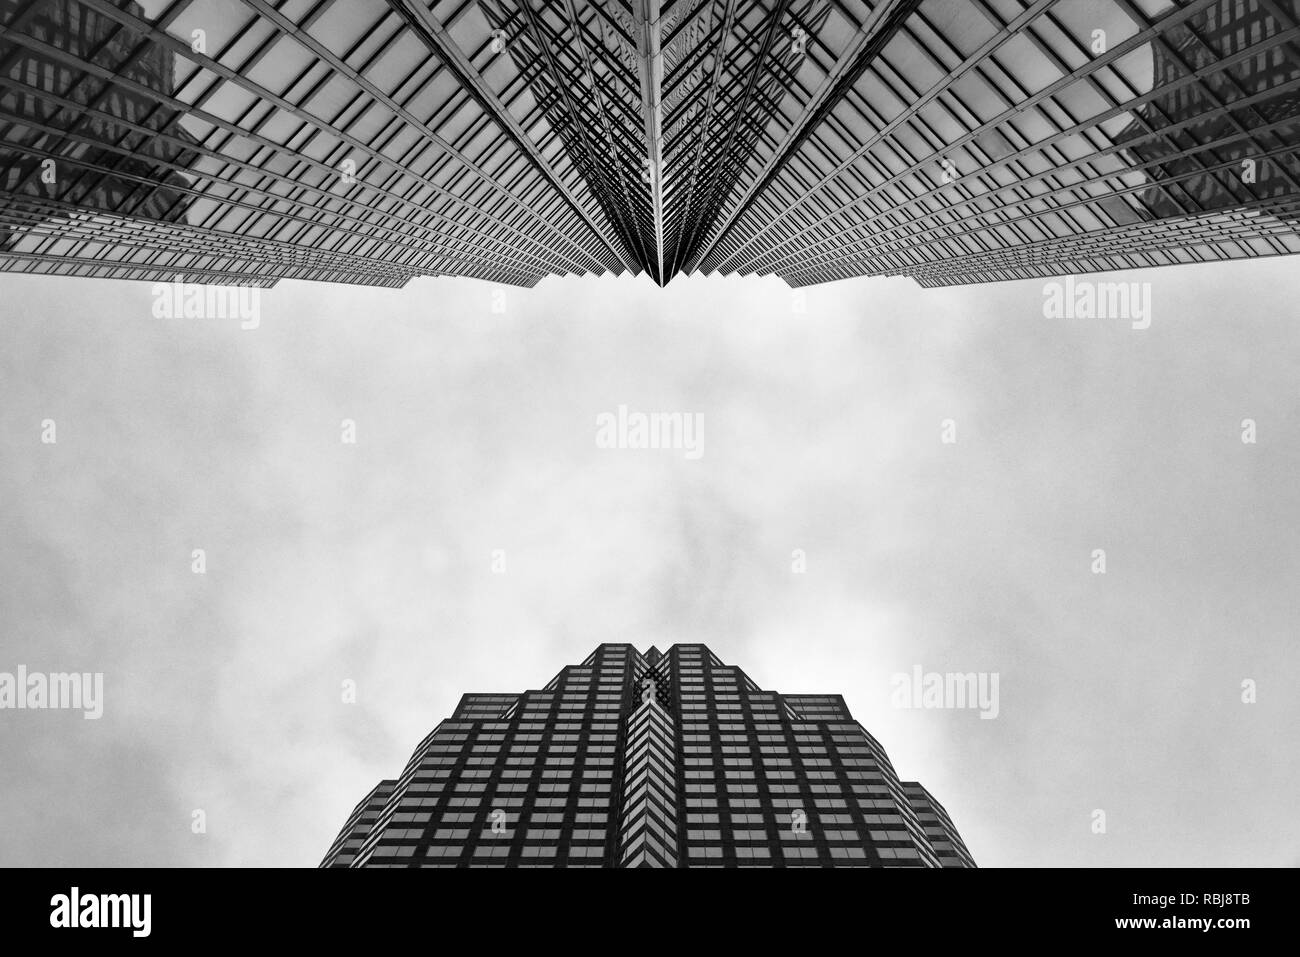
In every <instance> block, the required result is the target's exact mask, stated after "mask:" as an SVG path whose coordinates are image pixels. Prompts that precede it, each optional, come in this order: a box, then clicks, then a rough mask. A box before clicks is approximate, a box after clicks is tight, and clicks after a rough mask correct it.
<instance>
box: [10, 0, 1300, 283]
mask: <svg viewBox="0 0 1300 957" xmlns="http://www.w3.org/2000/svg"><path fill="white" fill-rule="evenodd" d="M1298 17H1300V0H1180V2H1174V0H961V2H955V0H870V2H868V0H562V2H551V0H546V2H543V0H437V2H430V0H274V2H272V0H147V2H134V0H0V240H3V242H0V270H11V271H20V272H49V273H58V274H62V275H79V276H101V277H124V278H137V279H151V280H155V281H157V280H164V281H171V280H175V279H185V280H189V281H194V282H220V283H243V284H249V283H251V284H256V285H270V284H273V283H274V282H275V281H277V280H278V279H280V278H283V277H290V278H301V279H315V280H324V281H332V282H347V283H366V284H373V285H380V286H403V285H405V284H406V283H407V282H409V281H410V280H412V279H414V278H417V277H422V276H440V275H455V276H474V277H478V278H481V279H485V280H490V281H493V282H497V283H507V284H517V285H523V286H531V285H533V284H535V283H536V282H537V281H538V280H540V279H541V278H542V277H544V276H548V275H565V274H598V273H607V272H612V273H624V272H631V273H635V274H640V273H645V274H647V275H649V276H650V277H651V278H652V279H654V280H655V281H656V282H658V283H660V284H663V283H666V282H668V281H669V280H670V279H671V278H672V277H673V276H675V275H677V274H679V273H694V272H703V273H706V274H712V273H723V274H730V273H741V274H746V275H748V274H763V275H768V274H773V275H777V276H780V277H782V278H783V279H785V280H786V282H788V283H789V284H791V285H793V286H800V285H807V284H811V283H820V282H827V281H830V280H835V279H842V278H847V277H852V276H875V275H908V276H913V277H915V279H916V281H917V282H919V283H921V284H923V285H946V284H952V283H970V282H984V281H990V280H999V279H1014V278H1026V277H1035V276H1049V275H1058V274H1063V273H1075V272H1090V271H1096V270H1109V269H1123V268H1128V267H1139V266H1156V265H1167V264H1175V263H1187V262H1201V261H1210V260H1223V259H1234V258H1245V257H1252V256H1267V255H1277V254H1283V253H1294V252H1296V251H1298V250H1300V238H1298V237H1297V235H1296V222H1297V209H1298V204H1300V157H1298V156H1297V144H1300V136H1298V135H1297V134H1298V133H1300V106H1298V104H1300V97H1298V95H1297V84H1300V35H1298V33H1297V30H1298V29H1300V26H1298V24H1300V19H1298Z"/></svg>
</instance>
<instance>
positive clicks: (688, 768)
mask: <svg viewBox="0 0 1300 957" xmlns="http://www.w3.org/2000/svg"><path fill="white" fill-rule="evenodd" d="M321 866H322V867H674V868H675V867H974V866H975V862H974V860H973V859H972V857H971V855H970V853H969V852H968V851H967V849H966V846H965V844H964V843H963V842H962V839H961V836H960V835H959V834H958V833H957V829H956V828H955V827H954V826H953V823H952V820H951V818H950V817H949V816H948V813H947V811H945V810H944V808H943V806H942V805H941V804H940V803H939V802H938V801H937V800H936V799H935V798H934V796H933V795H931V794H930V792H929V791H927V790H926V789H925V788H923V787H922V786H921V785H920V784H917V783H915V782H904V781H900V780H899V778H898V775H897V774H896V773H895V772H894V769H893V766H892V765H891V764H890V762H889V758H888V756H887V755H886V754H885V751H884V749H883V748H882V747H881V746H880V744H879V742H877V741H876V740H875V738H873V737H872V736H871V735H870V734H869V733H868V732H867V731H866V730H865V729H864V728H863V727H862V726H861V725H860V724H858V723H857V722H855V721H854V720H853V716H852V715H851V714H849V711H848V708H847V707H846V706H845V704H844V699H843V698H842V697H840V696H839V695H782V694H778V693H776V692H771V691H764V690H762V689H760V688H759V687H758V686H757V685H756V684H754V682H753V681H751V680H750V679H749V678H748V677H747V676H746V675H745V673H744V672H743V671H741V670H740V669H739V668H737V667H734V666H731V665H726V664H724V663H723V662H722V661H720V660H719V659H718V658H717V656H716V655H714V654H713V653H712V652H710V651H709V649H708V648H707V647H705V646H703V645H673V646H672V647H671V648H669V649H668V651H667V652H665V653H660V652H659V650H658V649H657V648H650V649H649V650H647V651H646V652H644V653H641V652H638V651H637V650H636V649H635V648H634V647H633V646H631V645H623V644H603V645H601V646H599V647H598V648H597V649H596V650H595V651H594V652H593V653H592V654H591V655H590V656H589V657H588V658H587V659H586V660H585V661H583V662H582V663H581V664H579V665H573V666H569V667H565V668H564V669H562V670H561V671H560V673H559V674H558V675H556V676H555V678H554V679H552V680H551V682H550V683H549V684H547V685H546V687H545V688H542V689H540V690H536V691H526V692H523V693H522V694H467V695H465V696H463V697H462V698H461V701H460V704H459V705H458V706H457V708H456V710H455V712H454V713H453V714H452V716H451V717H450V718H448V719H447V720H445V721H443V722H442V723H441V724H439V725H438V727H437V728H435V729H434V730H433V732H432V733H430V734H429V736H428V737H426V738H425V739H424V741H422V742H421V743H420V746H419V747H418V748H416V750H415V753H414V754H413V755H412V756H411V759H410V761H409V762H408V763H407V765H406V768H405V770H404V771H403V772H402V775H401V776H400V777H399V778H397V779H395V780H386V781H381V782H380V783H379V784H378V785H377V786H376V787H375V788H374V789H373V790H372V791H371V792H370V793H369V794H367V795H366V797H365V798H363V799H362V800H361V802H360V803H359V804H358V805H357V806H356V808H355V810H354V811H353V812H352V814H351V815H350V816H349V818H348V820H347V822H346V823H345V824H344V826H343V828H342V830H340V832H339V835H338V837H337V838H336V839H335V841H334V843H333V845H332V846H331V847H330V849H329V852H328V853H327V854H326V856H325V858H324V860H323V861H322V862H321Z"/></svg>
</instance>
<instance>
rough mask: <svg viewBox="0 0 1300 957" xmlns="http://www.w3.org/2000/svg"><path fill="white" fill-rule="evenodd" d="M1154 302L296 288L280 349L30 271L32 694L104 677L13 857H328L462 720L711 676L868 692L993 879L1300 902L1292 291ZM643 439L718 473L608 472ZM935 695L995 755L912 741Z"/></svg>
mask: <svg viewBox="0 0 1300 957" xmlns="http://www.w3.org/2000/svg"><path fill="white" fill-rule="evenodd" d="M1122 278H1123V279H1124V280H1125V281H1148V282H1150V283H1151V284H1152V286H1151V290H1152V295H1153V315H1152V323H1151V327H1150V328H1149V329H1145V330H1135V329H1133V328H1132V327H1131V324H1130V323H1129V322H1128V321H1127V320H1123V319H1091V320H1089V319H1073V320H1062V319H1047V318H1045V317H1044V315H1043V300H1044V295H1043V283H1041V282H1037V281H1035V282H1022V283H1008V284H997V285H987V286H975V287H965V288H953V289H944V290H924V289H921V288H920V287H918V286H916V285H915V284H914V283H913V282H912V281H911V280H909V279H877V280H859V281H851V282H841V283H836V284H833V285H830V286H825V287H817V288H812V289H809V290H807V291H806V308H805V311H804V312H802V313H800V312H797V311H796V309H795V305H796V303H795V301H794V298H793V297H792V292H791V290H789V289H788V288H787V287H786V286H785V285H784V284H783V283H782V282H780V281H779V280H776V279H756V278H755V279H739V278H731V279H724V278H717V277H714V278H708V279H705V278H699V277H696V278H690V279H686V278H678V279H675V280H674V281H673V282H672V283H671V284H670V285H669V286H668V287H667V288H666V289H659V288H657V287H655V286H654V285H653V284H652V283H650V282H649V280H647V279H633V278H630V277H627V278H601V279H568V280H558V279H547V280H544V281H543V282H542V283H541V284H540V285H539V286H538V287H537V288H536V289H534V290H519V289H508V290H507V291H506V295H505V312H504V313H495V312H493V310H492V303H493V295H492V294H493V287H492V286H491V285H489V284H485V283H481V282H476V281H472V280H453V279H426V280H420V281H415V282H413V283H411V284H410V285H409V286H408V287H407V288H406V289H405V290H401V291H382V290H371V289H364V288H357V287H340V286H331V285H327V284H311V283H295V282H285V283H282V284H281V285H280V286H279V287H277V288H276V289H274V290H271V291H269V292H267V293H266V294H265V295H264V297H263V302H262V322H261V326H260V327H259V328H257V329H254V330H244V329H241V328H240V325H239V322H238V320H234V319H229V320H222V319H158V318H155V317H154V315H153V313H152V305H153V298H152V295H151V287H150V285H149V284H147V283H126V282H103V281H92V280H83V279H71V280H62V279H47V278H39V277H15V276H5V277H0V313H3V321H2V322H0V671H10V672H12V671H14V670H15V669H16V667H17V666H18V665H25V666H26V667H27V668H28V669H29V670H31V671H45V672H50V671H88V672H103V673H104V676H105V677H104V682H105V689H104V693H105V705H104V716H103V718H102V719H100V720H98V721H91V720H83V719H82V717H81V716H80V714H79V713H76V712H66V711H65V712H57V711H43V712H42V711H11V710H3V711H0V754H3V773H0V819H2V820H3V821H4V822H5V826H4V827H3V829H0V863H3V864H10V865H13V864H34V865H110V864H131V865H145V864H176V865H214V864H215V865H272V864H289V865H314V864H316V863H317V862H318V861H319V860H320V858H321V856H322V855H323V854H324V852H325V850H326V849H327V848H328V846H329V844H330V842H331V840H332V839H333V837H334V835H335V833H336V832H337V830H338V828H339V827H340V825H341V824H342V823H343V821H344V819H345V817H346V815H347V813H348V812H349V811H350V810H351V808H352V806H353V805H354V804H355V803H356V802H357V801H358V800H359V799H360V798H361V797H362V796H363V795H364V794H365V792H366V791H367V790H369V789H370V787H372V786H373V785H374V784H375V783H376V782H377V781H378V780H379V779H381V778H383V777H395V776H396V775H397V774H398V773H399V772H400V771H401V768H402V766H403V765H404V763H405V762H406V760H407V758H408V757H409V755H410V753H411V752H412V750H413V749H414V748H415V746H416V745H417V744H418V743H419V741H420V739H421V738H422V737H423V736H424V735H425V734H426V733H427V732H428V731H429V730H430V729H431V728H432V727H433V726H434V725H435V724H436V723H437V722H438V721H439V720H440V719H442V718H444V717H446V716H447V715H448V714H449V713H450V711H451V710H452V707H453V706H454V704H455V702H456V700H457V698H458V696H459V695H460V694H461V693H463V692H468V691H484V692H491V691H508V692H514V691H520V690H524V689H526V688H535V687H540V686H542V685H543V684H544V683H545V682H546V681H548V680H549V679H550V678H551V677H552V676H553V675H554V674H555V672H556V671H558V670H559V668H560V667H562V666H563V665H565V664H570V663H576V662H577V661H579V660H580V659H581V658H583V657H585V656H586V655H587V654H588V653H589V652H590V651H591V650H592V648H594V647H595V645H596V644H597V643H599V642H601V641H619V642H631V643H633V644H635V645H636V646H637V647H639V648H643V649H644V648H645V647H647V646H649V645H650V644H652V643H654V644H658V645H659V646H660V647H661V648H663V647H664V646H666V645H669V644H671V643H673V642H674V641H689V642H695V641H702V642H706V643H708V644H709V645H710V646H711V647H712V648H713V649H714V651H715V652H716V653H717V654H718V655H719V656H720V657H722V658H723V659H724V660H725V661H728V662H730V663H734V664H736V665H739V666H740V667H741V668H743V669H744V670H745V671H746V672H747V673H748V674H749V675H750V676H751V677H752V678H753V679H754V680H755V681H756V682H758V684H760V685H761V686H763V687H765V688H768V689H771V690H775V691H781V692H786V693H841V694H843V695H844V696H845V697H846V699H847V700H848V702H849V705H850V707H851V708H852V710H853V712H854V715H855V717H857V718H858V719H859V720H860V721H861V722H862V723H863V724H864V725H865V726H866V727H867V728H868V730H870V731H871V732H872V733H873V734H875V735H876V736H877V737H878V738H879V739H880V741H881V742H882V744H884V746H885V747H886V749H887V750H888V752H889V755H890V758H891V759H892V761H893V763H894V766H895V767H896V769H897V770H898V772H899V774H900V775H901V776H903V777H904V778H905V779H915V780H920V781H921V782H922V783H923V784H925V785H926V786H927V787H929V788H930V790H931V791H932V792H934V794H935V795H936V796H937V797H938V798H939V800H940V801H942V802H943V803H944V804H945V805H946V806H947V808H948V810H949V812H950V813H951V815H952V817H953V819H954V820H955V822H956V824H957V827H958V828H959V830H960V831H961V833H962V834H963V835H964V837H965V839H966V842H967V844H968V845H969V846H970V849H971V851H972V853H973V854H974V856H975V858H976V860H977V862H978V863H979V864H981V865H983V866H993V865H1020V864H1045V865H1063V864H1080V865H1147V864H1155V865H1252V864H1266V865H1290V866H1295V865H1297V864H1300V820H1297V818H1296V816H1295V814H1294V813H1293V812H1294V802H1295V797H1296V794H1297V784H1298V783H1300V782H1298V771H1297V762H1296V760H1295V733H1296V729H1297V727H1300V721H1298V720H1297V719H1298V718H1300V702H1298V701H1297V696H1296V694H1295V689H1296V687H1297V685H1298V683H1300V682H1298V680H1297V679H1298V678H1300V675H1298V674H1297V671H1298V670H1300V669H1298V668H1297V654H1296V650H1295V649H1296V639H1297V635H1296V623H1297V621H1300V588H1297V581H1298V580H1300V545H1297V540H1296V529H1297V526H1298V525H1300V483H1297V481H1296V476H1297V473H1298V471H1300V469H1298V466H1300V452H1298V448H1300V446H1298V444H1297V440H1298V439H1300V420H1298V418H1297V416H1298V414H1300V408H1298V406H1300V391H1297V389H1298V385H1297V384H1298V383H1300V322H1298V321H1297V320H1298V319H1300V308H1298V307H1297V302H1300V295H1298V294H1300V280H1297V272H1296V263H1295V261H1294V260H1289V259H1278V260H1272V261H1255V262H1244V263H1232V264H1225V265H1220V266H1203V267H1189V268H1181V267H1179V268H1174V269H1166V270H1159V271H1153V272H1149V273H1129V274H1125V275H1124V276H1123V277H1122ZM619 405H627V406H628V407H629V409H631V410H633V411H646V412H652V411H659V412H690V413H699V414H701V415H702V416H703V420H704V454H703V456H702V457H701V458H699V459H698V460H690V459H688V458H686V457H685V456H684V455H683V454H682V452H680V451H673V450H610V449H600V448H598V447H597V445H596V441H595V436H596V417H597V416H598V415H600V414H601V413H604V412H615V411H616V410H617V408H618V406H619ZM1245 418H1251V419H1254V420H1255V421H1256V423H1257V430H1258V441H1257V443H1256V444H1253V445H1251V444H1244V443H1243V442H1242V441H1241V434H1242V426H1241V423H1242V420H1243V419H1245ZM46 419H52V420H54V421H55V423H56V426H57V443H56V444H53V445H50V444H43V443H42V442H41V432H42V426H41V423H42V421H43V420H46ZM343 419H352V420H354V421H355V423H356V437H357V441H356V444H355V445H349V444H344V443H343V442H341V441H340V437H341V422H342V420H343ZM945 419H951V420H953V422H954V423H955V427H956V434H957V442H956V443H955V444H944V443H943V442H941V423H942V421H943V420H945ZM196 548H202V549H204V550H205V552H206V558H207V571H206V574H204V575H196V574H194V573H193V572H192V570H191V554H192V551H193V550H194V549H196ZM1098 548H1102V549H1105V551H1106V566H1107V568H1106V573H1105V574H1104V575H1097V574H1094V573H1093V571H1092V565H1093V554H1092V553H1093V550H1094V549H1098ZM494 549H503V550H504V551H505V556H506V572H505V574H494V573H493V570H492V552H493V550H494ZM795 549H803V550H804V552H805V553H806V555H807V571H806V573H805V574H802V575H799V574H793V573H792V570H791V555H792V552H793V550H795ZM916 665H920V666H922V668H923V669H924V670H926V671H939V672H947V671H956V672H989V673H994V672H995V673H997V674H998V675H999V690H1000V707H999V714H998V717H997V718H996V719H995V720H981V719H980V718H979V716H978V713H977V712H976V711H974V710H905V709H899V708H894V707H891V700H890V698H891V692H892V687H891V684H890V677H891V675H893V674H894V673H896V672H910V671H911V670H912V668H913V667H914V666H916ZM1246 678H1251V679H1254V680H1256V681H1257V682H1258V701H1257V703H1255V704H1245V703H1243V702H1242V701H1241V682H1242V681H1243V679H1246ZM349 679H350V680H353V681H355V682H356V683H357V699H358V700H357V702H356V703H355V704H345V703H343V701H342V694H341V692H340V689H341V685H342V683H343V682H344V681H345V680H349ZM195 809H202V810H204V811H205V813H206V816H207V833H206V834H202V835H196V834H193V833H192V832H191V819H192V818H191V815H192V812H193V811H194V810H195ZM1096 809H1101V810H1104V811H1105V813H1106V825H1107V832H1106V833H1105V834H1104V835H1098V834H1094V833H1092V822H1093V811H1094V810H1096Z"/></svg>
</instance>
